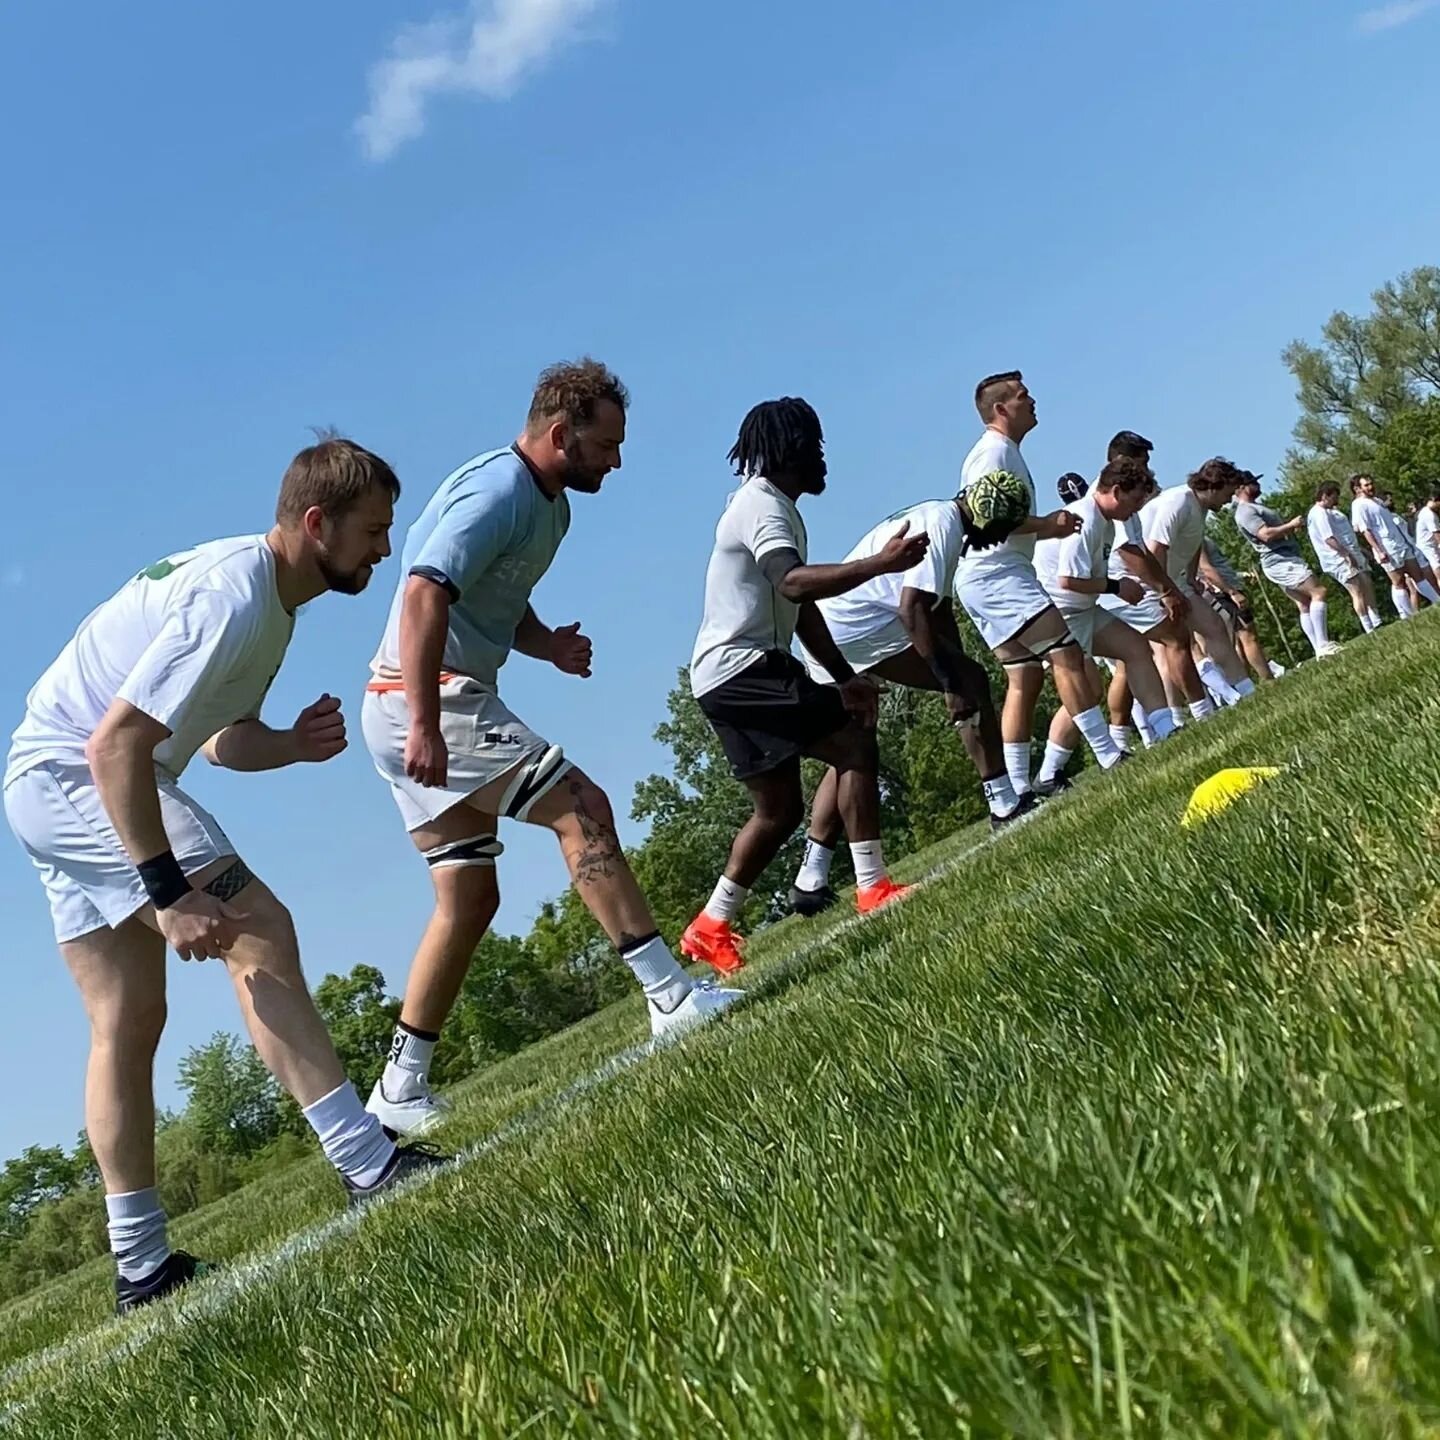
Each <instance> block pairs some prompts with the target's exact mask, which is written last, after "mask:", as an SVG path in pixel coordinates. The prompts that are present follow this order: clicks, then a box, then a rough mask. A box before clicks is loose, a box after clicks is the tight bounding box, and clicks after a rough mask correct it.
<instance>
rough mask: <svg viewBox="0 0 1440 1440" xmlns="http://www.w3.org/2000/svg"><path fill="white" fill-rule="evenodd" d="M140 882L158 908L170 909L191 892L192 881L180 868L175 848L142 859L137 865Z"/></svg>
mask: <svg viewBox="0 0 1440 1440" xmlns="http://www.w3.org/2000/svg"><path fill="white" fill-rule="evenodd" d="M135 868H136V869H137V870H138V871H139V872H140V883H141V884H142V885H144V887H145V893H146V894H147V895H148V896H149V897H150V902H151V904H153V905H154V906H155V908H156V909H157V910H168V909H169V908H170V907H171V906H172V905H173V904H174V903H175V902H176V901H177V900H179V899H180V898H181V897H182V896H184V895H188V894H189V893H190V882H189V881H188V880H187V879H186V878H185V872H184V871H183V870H182V869H181V868H180V862H179V861H178V860H177V859H176V858H175V852H174V851H173V850H165V851H162V852H161V853H160V854H159V855H157V856H156V857H155V858H154V859H153V860H142V861H141V862H140V863H139V865H137V866H136V867H135Z"/></svg>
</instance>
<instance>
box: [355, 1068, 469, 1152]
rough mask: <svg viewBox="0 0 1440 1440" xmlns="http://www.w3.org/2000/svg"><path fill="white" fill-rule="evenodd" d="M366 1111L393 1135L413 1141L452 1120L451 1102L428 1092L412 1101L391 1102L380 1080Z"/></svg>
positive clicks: (414, 1097) (413, 1098)
mask: <svg viewBox="0 0 1440 1440" xmlns="http://www.w3.org/2000/svg"><path fill="white" fill-rule="evenodd" d="M365 1108H366V1109H367V1110H368V1111H369V1112H370V1113H371V1114H372V1115H373V1116H374V1117H375V1118H376V1119H377V1120H378V1121H379V1122H380V1123H381V1124H382V1125H383V1126H384V1127H385V1128H386V1129H387V1130H389V1131H390V1132H391V1133H392V1134H394V1135H404V1136H405V1137H407V1138H410V1139H413V1138H414V1137H415V1136H416V1135H425V1134H428V1133H429V1132H430V1131H431V1130H433V1129H435V1127H436V1126H437V1125H439V1124H441V1123H442V1122H443V1121H444V1120H445V1119H446V1118H447V1117H448V1114H449V1111H450V1106H449V1104H448V1102H446V1101H444V1100H442V1099H441V1098H440V1097H439V1096H438V1095H436V1094H435V1093H434V1091H432V1090H428V1089H427V1090H426V1091H425V1092H424V1093H423V1094H421V1095H415V1096H412V1097H411V1098H410V1099H408V1100H391V1099H388V1098H387V1097H386V1094H385V1091H384V1090H383V1089H382V1088H381V1086H380V1082H379V1081H378V1080H377V1081H376V1082H375V1088H374V1089H373V1090H372V1091H371V1092H370V1098H369V1099H368V1100H367V1101H366V1102H365Z"/></svg>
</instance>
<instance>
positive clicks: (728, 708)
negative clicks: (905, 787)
mask: <svg viewBox="0 0 1440 1440" xmlns="http://www.w3.org/2000/svg"><path fill="white" fill-rule="evenodd" d="M699 705H700V708H701V710H703V711H704V712H705V718H706V719H707V720H709V722H710V724H711V726H712V727H713V728H714V731H715V733H716V734H717V735H718V736H719V737H720V744H721V746H722V747H723V748H724V751H725V758H726V759H727V760H728V761H729V762H730V773H731V774H732V775H734V776H735V778H736V779H737V780H749V779H750V778H751V777H752V776H755V775H764V774H765V773H766V772H767V771H770V770H775V769H778V768H779V767H780V766H781V765H784V764H785V763H786V762H787V761H789V760H792V759H794V758H795V756H797V755H805V754H808V753H809V752H810V750H811V748H812V747H813V746H814V745H816V744H818V743H819V742H820V741H821V740H824V739H826V737H828V736H830V735H833V734H835V733H836V731H838V730H843V729H844V728H845V727H846V726H847V725H848V724H849V723H850V713H849V711H847V710H846V709H845V705H844V702H843V701H842V700H841V699H840V691H839V690H838V689H837V688H836V687H835V686H833V685H817V684H816V683H815V681H813V680H812V679H811V678H810V676H809V675H808V674H807V673H806V670H805V667H804V666H803V665H802V664H801V663H800V662H799V661H798V660H797V659H796V658H795V657H794V656H793V655H790V654H787V653H786V652H785V651H783V650H772V651H770V652H769V653H768V654H767V655H764V656H762V657H761V658H760V659H759V660H756V661H755V662H754V664H752V665H751V666H749V667H748V668H747V669H745V670H742V671H741V672H740V673H739V674H738V675H736V676H735V677H734V679H732V680H727V681H726V682H725V683H724V684H723V685H718V686H716V688H715V689H714V690H710V691H708V692H707V693H706V694H704V695H702V696H700V698H699Z"/></svg>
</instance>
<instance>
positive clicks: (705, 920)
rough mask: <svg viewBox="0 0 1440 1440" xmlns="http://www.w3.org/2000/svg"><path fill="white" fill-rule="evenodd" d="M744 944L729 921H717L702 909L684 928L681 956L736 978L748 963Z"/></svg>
mask: <svg viewBox="0 0 1440 1440" xmlns="http://www.w3.org/2000/svg"><path fill="white" fill-rule="evenodd" d="M744 948H745V942H744V940H742V939H741V938H740V936H738V935H737V934H736V933H735V932H734V931H733V930H732V929H731V928H730V922H729V921H728V920H717V919H716V918H715V917H714V916H713V915H707V914H706V913H705V912H704V911H703V910H702V911H701V912H700V913H699V914H698V915H697V916H696V917H695V918H694V919H693V920H692V921H691V922H690V923H689V925H687V926H686V927H685V933H684V934H683V935H682V936H681V937H680V953H681V954H682V955H686V956H688V957H689V958H690V959H691V960H703V961H704V962H705V964H707V965H710V966H712V967H713V968H714V969H715V971H716V972H717V973H718V974H721V975H733V974H734V973H735V971H737V970H738V969H740V967H741V966H742V965H744V963H745V957H744V955H743V953H742V952H743V950H744Z"/></svg>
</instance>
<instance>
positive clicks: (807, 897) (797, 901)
mask: <svg viewBox="0 0 1440 1440" xmlns="http://www.w3.org/2000/svg"><path fill="white" fill-rule="evenodd" d="M839 898H840V897H839V896H838V895H837V894H836V893H835V892H834V891H833V890H832V889H831V888H830V887H829V886H828V885H822V886H821V887H820V889H818V890H802V889H801V888H800V887H799V886H798V885H792V886H791V887H790V913H791V914H792V915H818V914H820V912H821V911H822V910H828V909H829V908H830V907H831V906H832V905H833V904H835V902H836V901H837V900H838V899H839Z"/></svg>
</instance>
